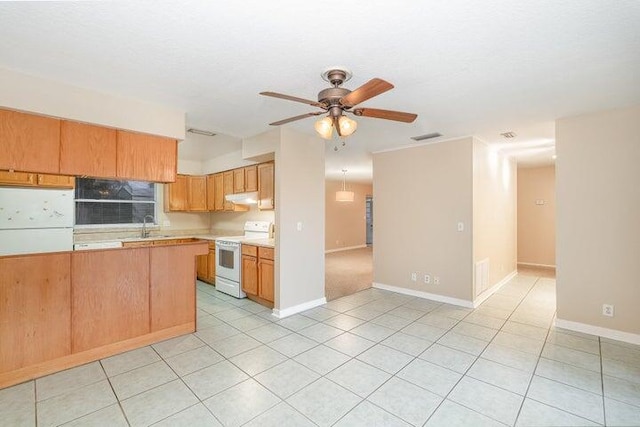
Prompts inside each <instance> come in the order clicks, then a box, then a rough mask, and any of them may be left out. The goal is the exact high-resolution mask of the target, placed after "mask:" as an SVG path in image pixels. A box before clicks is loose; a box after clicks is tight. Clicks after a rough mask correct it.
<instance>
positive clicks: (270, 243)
mask: <svg viewBox="0 0 640 427" xmlns="http://www.w3.org/2000/svg"><path fill="white" fill-rule="evenodd" d="M192 237H193V238H196V239H202V240H210V241H214V240H216V239H219V238H221V237H229V236H228V235H215V234H194V235H184V234H182V235H176V236H171V235H164V234H163V235H159V236H158V235H156V236H154V235H151V236H149V237H146V238H142V237H125V238H121V239H100V240H90V241H85V242H77V243H107V242H123V243H125V242H140V241H146V240H172V239H188V238H192ZM234 237H235V236H234ZM240 243H244V244H251V245H254V246H264V247H267V248H274V247H275V241H274V239H251V238H249V239H240Z"/></svg>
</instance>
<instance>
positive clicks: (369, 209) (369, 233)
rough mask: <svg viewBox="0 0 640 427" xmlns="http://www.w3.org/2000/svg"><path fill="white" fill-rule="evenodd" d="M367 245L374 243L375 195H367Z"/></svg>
mask: <svg viewBox="0 0 640 427" xmlns="http://www.w3.org/2000/svg"><path fill="white" fill-rule="evenodd" d="M366 217H367V246H371V245H373V197H372V196H367V197H366Z"/></svg>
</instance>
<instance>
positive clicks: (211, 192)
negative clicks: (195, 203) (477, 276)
mask: <svg viewBox="0 0 640 427" xmlns="http://www.w3.org/2000/svg"><path fill="white" fill-rule="evenodd" d="M214 177H215V175H207V210H208V211H215V210H216V184H215V178H214Z"/></svg>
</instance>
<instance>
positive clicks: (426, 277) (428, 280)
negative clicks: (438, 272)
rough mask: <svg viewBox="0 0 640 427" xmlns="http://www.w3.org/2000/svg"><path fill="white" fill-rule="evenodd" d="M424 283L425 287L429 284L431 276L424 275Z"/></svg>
mask: <svg viewBox="0 0 640 427" xmlns="http://www.w3.org/2000/svg"><path fill="white" fill-rule="evenodd" d="M424 283H426V284H427V285H428V284H429V283H431V276H429V275H428V274H425V275H424Z"/></svg>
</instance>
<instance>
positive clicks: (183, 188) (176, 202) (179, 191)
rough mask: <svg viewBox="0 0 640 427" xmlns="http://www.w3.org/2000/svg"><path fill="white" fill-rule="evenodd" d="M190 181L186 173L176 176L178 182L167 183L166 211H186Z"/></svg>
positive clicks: (165, 195)
mask: <svg viewBox="0 0 640 427" xmlns="http://www.w3.org/2000/svg"><path fill="white" fill-rule="evenodd" d="M187 187H188V183H187V177H186V176H185V175H178V176H176V182H172V183H171V184H165V186H164V188H165V191H164V211H165V212H181V211H186V210H187V208H188V207H189V206H188V200H187V198H188V195H187V193H188V190H187Z"/></svg>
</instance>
